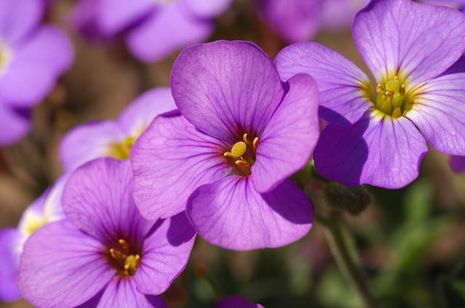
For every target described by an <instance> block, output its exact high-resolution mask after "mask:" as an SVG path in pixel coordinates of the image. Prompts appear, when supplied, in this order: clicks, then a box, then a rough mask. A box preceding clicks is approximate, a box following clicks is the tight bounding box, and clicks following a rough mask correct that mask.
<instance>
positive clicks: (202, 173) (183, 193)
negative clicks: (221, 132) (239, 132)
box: [131, 116, 229, 219]
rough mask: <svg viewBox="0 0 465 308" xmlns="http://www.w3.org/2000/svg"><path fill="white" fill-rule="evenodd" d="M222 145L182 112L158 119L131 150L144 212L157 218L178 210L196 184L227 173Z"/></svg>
mask: <svg viewBox="0 0 465 308" xmlns="http://www.w3.org/2000/svg"><path fill="white" fill-rule="evenodd" d="M222 147H224V145H222V144H221V143H220V142H219V141H218V140H216V139H214V138H211V137H209V136H207V135H204V134H202V133H200V132H198V131H197V130H196V129H195V128H194V127H193V126H192V125H191V124H190V123H189V122H187V120H186V119H185V118H184V117H182V116H173V117H158V118H157V119H155V120H154V121H153V122H152V124H151V125H150V127H149V128H148V129H147V130H146V131H145V132H144V133H143V134H142V135H141V136H140V137H139V139H138V140H137V142H136V144H135V145H134V147H133V150H132V153H131V164H132V167H133V170H134V180H135V189H134V199H135V200H136V204H137V206H138V208H139V210H140V211H141V213H142V215H143V216H144V217H147V218H151V219H158V218H160V217H161V218H166V217H170V216H172V215H175V214H178V213H180V212H182V211H184V210H185V208H186V203H187V199H188V198H189V196H190V195H191V193H192V192H193V191H194V190H195V189H196V188H197V187H199V186H200V185H203V184H205V183H210V182H212V181H214V180H216V179H218V178H221V177H224V176H226V175H227V174H228V172H229V170H228V168H227V165H226V163H225V160H224V158H223V156H222V152H221V148H222Z"/></svg>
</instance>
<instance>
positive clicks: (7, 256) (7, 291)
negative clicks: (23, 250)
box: [0, 228, 22, 302]
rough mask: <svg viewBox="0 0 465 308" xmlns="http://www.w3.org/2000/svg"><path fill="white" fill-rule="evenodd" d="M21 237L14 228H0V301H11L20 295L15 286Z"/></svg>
mask: <svg viewBox="0 0 465 308" xmlns="http://www.w3.org/2000/svg"><path fill="white" fill-rule="evenodd" d="M21 238H22V236H21V234H20V233H19V232H18V231H17V230H16V229H13V228H8V229H3V230H0V264H1V266H0V301H6V302H12V301H15V300H17V299H19V298H20V297H21V293H20V292H19V290H18V288H17V287H16V277H17V276H18V267H19V250H20V249H19V248H20V247H18V246H19V243H20V242H21Z"/></svg>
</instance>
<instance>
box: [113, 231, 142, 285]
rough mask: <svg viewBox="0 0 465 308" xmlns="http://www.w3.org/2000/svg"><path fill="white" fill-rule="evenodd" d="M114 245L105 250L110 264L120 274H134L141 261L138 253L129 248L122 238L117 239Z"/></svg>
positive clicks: (125, 275)
mask: <svg viewBox="0 0 465 308" xmlns="http://www.w3.org/2000/svg"><path fill="white" fill-rule="evenodd" d="M115 246H116V247H112V248H110V249H108V252H107V257H108V260H109V261H110V264H111V265H112V266H113V267H114V268H115V269H116V270H117V271H118V274H119V275H120V276H123V277H127V276H133V275H135V274H136V272H137V269H138V268H139V265H140V262H141V257H140V255H139V254H138V253H136V252H134V249H131V247H130V246H129V244H128V242H127V241H126V240H124V239H119V240H118V244H117V245H115Z"/></svg>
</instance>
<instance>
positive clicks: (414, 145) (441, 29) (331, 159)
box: [276, 0, 465, 188]
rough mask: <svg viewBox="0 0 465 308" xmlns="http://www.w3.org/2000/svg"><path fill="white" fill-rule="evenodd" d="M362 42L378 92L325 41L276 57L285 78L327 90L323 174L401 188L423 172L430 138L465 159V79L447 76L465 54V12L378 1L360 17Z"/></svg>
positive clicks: (358, 39)
mask: <svg viewBox="0 0 465 308" xmlns="http://www.w3.org/2000/svg"><path fill="white" fill-rule="evenodd" d="M353 36H354V40H355V44H356V46H357V48H358V50H359V51H360V53H361V55H362V57H363V59H364V60H365V62H366V63H367V65H368V67H369V68H370V70H371V72H372V73H373V76H374V79H375V80H376V83H377V85H376V86H375V87H372V85H371V84H370V81H369V78H368V77H367V76H366V75H365V74H364V73H363V72H362V71H361V70H360V69H358V68H357V67H356V66H355V65H354V64H353V63H351V62H350V61H349V60H347V59H346V58H344V57H343V56H341V55H340V54H338V53H337V52H335V51H333V50H330V49H328V48H326V47H324V46H322V45H319V44H317V43H298V44H295V45H292V46H289V47H287V48H285V49H284V50H283V51H282V52H281V53H280V54H279V55H278V57H277V59H276V65H277V68H278V71H279V72H280V75H281V77H282V78H283V79H284V80H287V79H289V78H292V76H294V75H295V74H299V73H308V74H310V75H312V76H313V77H314V78H315V80H316V82H317V84H318V88H319V90H320V103H321V107H320V115H321V116H322V117H323V118H324V119H325V120H327V121H329V122H330V125H329V126H328V127H327V128H326V129H325V130H324V131H323V133H322V135H321V138H320V141H319V143H318V145H317V147H316V149H315V156H314V159H315V165H316V168H317V170H318V171H319V172H320V173H321V174H322V175H323V176H325V177H327V178H329V179H331V180H336V181H339V182H342V183H344V184H346V185H359V184H371V185H375V186H380V187H386V188H399V187H403V186H405V185H407V184H408V183H410V182H411V181H413V180H414V179H415V178H416V177H417V176H418V173H419V166H420V162H421V160H422V158H423V156H424V155H425V154H426V152H427V150H428V148H427V145H426V144H427V142H428V143H429V144H431V145H432V146H433V147H434V148H436V149H438V150H439V151H441V152H444V153H448V154H453V155H463V154H465V122H464V120H463V119H465V101H464V97H465V74H464V73H453V72H451V71H449V72H447V74H444V72H445V71H447V70H448V68H449V67H451V66H452V65H453V64H454V62H456V61H457V60H459V59H460V57H461V55H462V54H463V52H464V50H465V16H464V15H463V14H462V13H460V12H458V11H456V10H453V9H450V8H445V7H440V6H431V5H426V4H419V3H415V2H413V1H410V0H395V1H394V0H380V1H374V2H372V3H371V4H370V5H369V6H368V7H367V8H365V9H364V10H362V11H361V12H360V13H359V14H358V15H357V16H356V18H355V22H354V26H353ZM449 73H450V74H449Z"/></svg>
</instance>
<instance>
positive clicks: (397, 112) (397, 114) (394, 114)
mask: <svg viewBox="0 0 465 308" xmlns="http://www.w3.org/2000/svg"><path fill="white" fill-rule="evenodd" d="M401 115H402V110H400V107H397V108H396V109H394V111H393V112H392V117H393V118H399V117H400V116H401Z"/></svg>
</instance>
